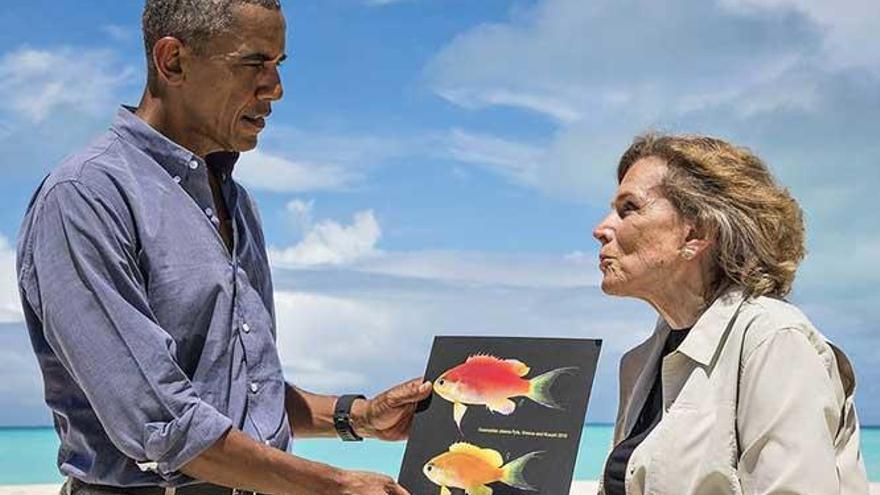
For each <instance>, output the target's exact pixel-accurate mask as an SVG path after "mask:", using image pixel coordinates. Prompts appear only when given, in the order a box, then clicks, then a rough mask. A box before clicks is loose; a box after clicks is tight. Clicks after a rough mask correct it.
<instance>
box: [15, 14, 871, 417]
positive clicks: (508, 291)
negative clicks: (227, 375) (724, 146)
mask: <svg viewBox="0 0 880 495" xmlns="http://www.w3.org/2000/svg"><path fill="white" fill-rule="evenodd" d="M283 5H284V8H285V13H286V15H287V18H288V24H289V32H288V49H289V52H290V55H291V58H290V61H289V62H288V63H287V65H286V66H285V68H284V69H283V71H284V72H283V79H284V83H285V89H286V95H285V98H284V100H283V101H281V102H280V103H278V104H276V105H275V111H274V113H273V115H272V118H271V119H270V121H269V123H268V124H269V126H268V128H267V130H266V131H265V132H264V134H263V136H262V139H261V144H260V146H259V148H258V149H257V150H256V151H254V152H251V153H249V154H247V155H245V156H244V157H243V158H242V161H241V162H240V164H239V166H238V167H237V169H236V173H235V175H236V177H237V178H238V180H239V181H241V182H242V183H244V184H245V185H246V186H247V187H248V188H249V189H250V190H251V191H252V193H253V194H254V196H255V197H256V198H257V201H258V204H259V206H260V209H261V212H262V217H263V220H264V224H265V230H266V236H267V239H268V241H269V243H270V244H271V257H272V264H273V273H274V275H275V279H276V289H277V291H276V306H277V312H278V324H279V348H280V352H281V355H282V360H283V362H284V364H285V371H286V373H287V374H288V378H289V379H290V380H291V381H293V382H295V383H298V384H300V385H302V386H304V387H306V388H310V389H313V390H317V391H325V392H343V391H345V392H350V391H364V392H367V393H373V392H377V391H379V390H380V389H382V388H383V387H384V386H386V385H388V384H390V383H391V382H396V381H399V380H403V379H405V378H408V377H410V376H416V375H418V374H420V373H421V372H422V371H423V369H424V366H425V362H426V360H427V353H428V350H429V348H430V344H431V338H432V336H433V335H438V334H489V335H546V336H555V337H560V336H572V337H594V338H602V339H604V340H605V342H606V345H605V347H604V349H603V355H602V357H601V361H600V365H599V370H598V373H597V378H596V384H595V386H594V393H593V397H592V399H591V404H590V409H589V414H588V420H589V421H593V422H609V421H612V420H613V415H614V411H615V409H616V400H617V397H616V390H617V389H616V387H617V384H616V370H617V361H618V359H619V357H620V355H621V353H622V352H623V351H624V350H625V349H627V348H628V347H630V346H632V345H634V344H636V343H637V342H639V341H640V340H642V339H643V338H644V337H645V336H646V335H647V334H648V333H649V332H650V330H651V328H652V326H653V320H654V318H655V315H654V314H653V312H652V311H651V310H650V309H649V308H648V307H647V306H646V305H645V304H643V303H640V302H637V301H632V300H622V299H612V298H608V297H606V296H604V295H602V294H601V291H599V289H598V288H597V282H598V280H599V273H598V270H597V268H596V252H597V249H596V248H597V244H596V242H595V241H594V240H593V239H592V237H591V230H592V227H593V226H594V225H595V224H596V223H597V222H598V221H599V220H600V218H601V217H602V216H604V214H605V213H606V210H607V206H606V205H607V204H608V201H609V199H610V197H611V193H612V191H613V190H614V185H615V174H614V171H615V163H616V160H617V158H618V157H619V155H620V153H621V152H622V151H623V150H624V149H625V148H626V146H627V144H628V143H629V142H630V141H631V139H632V138H633V136H634V135H636V134H638V133H640V132H644V131H646V130H650V129H659V130H667V131H688V132H701V133H708V134H713V135H718V136H721V137H724V138H727V139H730V140H733V141H734V142H737V143H740V144H744V145H747V146H749V147H751V148H752V149H754V150H755V151H756V152H757V153H758V154H759V155H761V156H762V157H764V158H765V159H766V160H767V162H768V163H769V164H770V166H771V168H772V169H773V171H774V172H775V173H776V174H777V176H778V177H779V179H780V180H781V181H782V182H783V183H784V184H786V185H787V186H788V187H789V188H790V189H791V191H792V193H793V194H794V195H795V196H796V197H797V198H798V199H799V200H800V202H801V204H802V207H803V208H804V210H805V212H806V216H807V225H808V249H809V255H808V257H807V259H806V260H805V262H804V264H803V265H802V268H801V270H800V272H799V277H798V280H797V281H796V284H795V291H794V293H793V295H792V298H791V299H792V300H793V301H794V302H795V303H797V304H799V305H800V306H801V307H802V308H803V309H804V311H805V312H806V313H807V315H808V316H810V317H811V318H812V319H813V321H814V322H815V323H816V325H817V326H818V327H819V329H820V330H822V331H823V332H824V333H825V334H826V335H827V336H828V337H829V338H831V339H832V340H834V341H835V342H836V343H838V344H839V345H841V346H842V347H843V348H844V349H845V350H846V351H847V352H848V353H849V354H850V356H851V357H852V359H853V361H854V364H855V367H856V371H857V375H858V379H859V386H858V387H859V389H858V399H857V403H858V406H859V410H860V414H861V417H862V420H863V422H865V423H872V424H880V366H878V364H880V332H878V328H877V324H878V322H880V305H878V301H880V268H878V263H877V262H876V259H877V258H878V255H880V228H878V227H880V220H878V219H877V211H878V208H877V206H876V204H875V201H874V197H875V196H876V191H878V190H880V158H878V157H880V140H878V139H877V135H878V131H880V124H878V118H877V116H878V115H880V91H878V89H880V38H878V37H877V36H876V33H877V32H878V31H880V7H878V5H877V3H876V1H874V0H842V1H839V2H835V3H834V5H831V4H830V3H829V2H825V1H823V0H674V1H666V2H662V3H661V2H653V1H637V0H618V1H610V0H601V1H586V0H528V1H526V0H520V1H496V0H480V1H478V2H476V1H473V0H409V1H406V0H398V1H393V0H391V1H389V0H384V1H376V0H372V1H370V0H301V1H286V2H284V3H283ZM140 8H141V3H140V2H119V1H116V0H112V1H111V0H101V1H98V0H79V1H76V2H74V1H71V0H64V1H58V0H52V1H49V0H39V1H34V0H29V1H27V2H25V1H23V0H6V1H5V2H4V7H3V10H2V11H0V156H2V159H0V167H2V170H3V172H4V174H5V176H4V178H5V180H4V181H3V182H2V183H0V198H2V201H3V203H4V204H3V208H0V236H2V238H0V424H17V425H33V424H45V423H47V422H48V420H49V415H48V413H47V411H46V408H45V406H44V405H43V404H42V396H41V393H42V391H41V381H40V377H39V372H38V370H37V368H36V363H35V359H34V358H33V356H32V355H31V354H30V348H29V344H28V340H27V337H26V332H25V329H24V325H23V322H22V316H21V310H20V308H19V302H18V298H17V293H16V289H15V282H14V267H13V263H14V253H13V249H12V246H13V245H14V242H15V237H16V234H17V230H18V225H19V221H20V219H21V216H22V214H23V212H24V209H25V206H26V202H27V200H28V198H29V196H30V194H31V191H32V190H33V189H34V187H35V186H36V184H37V183H38V182H39V180H40V178H41V177H42V176H43V175H44V174H45V173H47V172H48V171H49V170H50V169H51V168H52V167H53V165H54V164H55V163H56V162H57V161H58V160H59V159H60V158H61V157H63V156H64V155H65V154H67V153H70V152H72V151H74V150H76V149H77V148H78V147H80V146H82V145H84V144H85V143H86V142H87V141H88V140H89V139H90V138H91V137H92V136H95V135H96V134H97V133H99V132H100V131H101V130H102V129H105V128H106V126H107V124H108V122H109V121H110V119H111V118H112V115H113V113H114V111H115V108H116V106H117V105H118V104H120V103H129V104H133V103H136V102H137V99H138V97H139V95H140V92H141V87H142V81H143V77H144V70H143V62H142V60H143V55H142V47H141V40H140V33H139V16H140Z"/></svg>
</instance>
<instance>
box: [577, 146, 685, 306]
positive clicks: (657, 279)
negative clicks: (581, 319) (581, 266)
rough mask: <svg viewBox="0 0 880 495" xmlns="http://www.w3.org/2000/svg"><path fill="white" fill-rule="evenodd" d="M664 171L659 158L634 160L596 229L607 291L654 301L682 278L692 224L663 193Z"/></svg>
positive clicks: (612, 293)
mask: <svg viewBox="0 0 880 495" xmlns="http://www.w3.org/2000/svg"><path fill="white" fill-rule="evenodd" d="M666 172H667V166H666V162H665V161H663V160H661V159H659V158H654V157H647V158H643V159H641V160H639V161H637V162H636V163H634V164H633V165H632V166H631V167H630V169H629V171H627V173H626V175H625V176H624V178H623V181H622V182H621V183H620V186H619V187H618V188H617V194H616V195H615V197H614V200H613V202H612V203H611V209H612V211H611V213H610V214H609V215H608V216H607V217H605V219H604V220H602V222H601V223H600V224H599V225H598V226H596V229H595V230H594V231H593V237H595V238H596V240H598V241H599V242H600V243H602V248H601V250H600V251H599V268H600V269H601V270H602V274H603V278H602V290H603V291H604V292H605V293H606V294H611V295H617V296H630V297H639V298H642V299H649V300H650V299H653V297H652V296H654V295H656V294H658V293H661V292H663V291H664V290H666V288H668V287H670V285H671V284H674V282H675V281H676V280H680V277H679V276H678V275H679V274H680V271H681V270H683V269H684V268H685V263H684V261H685V260H684V259H683V258H682V257H681V252H682V248H683V247H684V245H685V241H686V240H687V236H688V233H689V232H690V226H689V225H688V224H687V223H686V222H684V221H683V220H682V217H681V215H680V214H679V212H678V211H677V210H676V209H675V207H674V206H673V205H672V203H671V202H670V201H669V200H668V199H666V198H665V197H664V196H663V191H662V187H661V183H662V181H663V177H664V176H665V174H666Z"/></svg>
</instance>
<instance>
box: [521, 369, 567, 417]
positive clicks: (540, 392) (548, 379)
mask: <svg viewBox="0 0 880 495" xmlns="http://www.w3.org/2000/svg"><path fill="white" fill-rule="evenodd" d="M577 370H578V368H577V367H575V366H569V367H567V368H557V369H555V370H552V371H548V372H546V373H544V374H543V375H538V376H536V377H534V378H532V379H531V380H529V394H528V396H527V397H528V398H529V399H532V400H533V401H535V402H537V403H538V404H541V405H544V406H547V407H552V408H553V409H563V407H562V404H560V403H559V402H558V401H557V400H556V399H555V398H553V396H552V395H550V388H551V387H553V384H554V383H556V379H557V378H559V377H560V376H562V375H573V374H575V373H576V372H577Z"/></svg>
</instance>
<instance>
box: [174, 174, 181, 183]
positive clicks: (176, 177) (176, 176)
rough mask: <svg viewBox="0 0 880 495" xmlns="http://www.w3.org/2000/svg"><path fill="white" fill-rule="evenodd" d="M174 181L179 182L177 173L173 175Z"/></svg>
mask: <svg viewBox="0 0 880 495" xmlns="http://www.w3.org/2000/svg"><path fill="white" fill-rule="evenodd" d="M174 182H176V183H178V184H180V176H179V175H175V176H174Z"/></svg>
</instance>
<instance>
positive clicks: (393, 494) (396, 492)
mask: <svg viewBox="0 0 880 495" xmlns="http://www.w3.org/2000/svg"><path fill="white" fill-rule="evenodd" d="M385 493H388V494H389V495H409V492H408V491H406V490H404V489H403V487H402V486H400V485H398V484H397V483H394V484H393V485H391V486H389V487H388V488H387V489H386V490H385Z"/></svg>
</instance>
